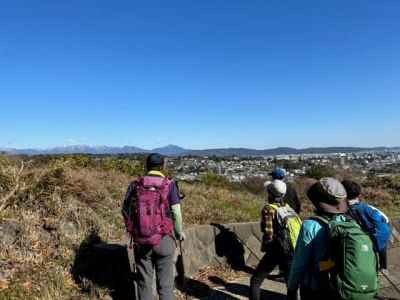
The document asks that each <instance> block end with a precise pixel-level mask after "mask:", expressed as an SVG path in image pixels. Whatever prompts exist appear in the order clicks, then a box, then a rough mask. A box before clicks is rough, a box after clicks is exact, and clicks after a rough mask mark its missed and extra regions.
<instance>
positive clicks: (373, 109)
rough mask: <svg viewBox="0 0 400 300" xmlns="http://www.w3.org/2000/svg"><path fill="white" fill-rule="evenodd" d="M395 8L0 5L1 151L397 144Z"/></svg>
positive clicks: (393, 1) (399, 34)
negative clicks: (62, 147)
mask: <svg viewBox="0 0 400 300" xmlns="http://www.w3.org/2000/svg"><path fill="white" fill-rule="evenodd" d="M399 16H400V1H398V0H386V1H373V0H368V1H365V0H354V1H348V0H335V1H320V0H315V1H297V0H296V1H294V0H293V1H282V0H268V1H265V0H252V1H244V0H243V1H227V0H225V1H219V0H212V1H211V0H210V1H208V0H201V1H187V0H185V1H173V0H171V1H165V0H162V1H161V0H160V1H140V2H139V1H132V0H130V1H108V0H107V1H99V0H85V1H82V0H72V1H71V0H69V1H61V0H58V1H55V0H48V1H44V0H37V1H19V0H4V1H1V3H0V102H1V106H0V146H3V147H19V148H21V147H49V146H55V145H65V144H90V145H100V144H101V145H116V146H118V145H125V144H128V145H136V146H141V147H146V148H152V147H156V146H161V145H165V144H170V143H173V144H178V145H181V146H184V147H190V148H208V147H225V146H245V147H254V148H270V147H275V146H294V147H306V146H333V145H336V146H377V145H387V146H390V145H396V146H397V145H400V139H399V136H400V135H399V132H400V118H399V113H400V18H399Z"/></svg>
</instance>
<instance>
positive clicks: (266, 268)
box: [249, 179, 301, 300]
mask: <svg viewBox="0 0 400 300" xmlns="http://www.w3.org/2000/svg"><path fill="white" fill-rule="evenodd" d="M266 190H267V198H268V203H267V204H266V205H265V206H264V208H263V209H262V212H261V222H260V225H261V231H262V232H263V241H262V248H261V250H262V251H263V252H265V255H264V257H263V258H262V259H261V261H260V263H259V264H258V266H257V268H256V270H255V272H254V274H253V276H252V277H251V280H250V295H249V298H250V299H251V300H259V299H260V287H261V284H262V282H263V281H264V280H265V279H266V278H267V277H268V276H269V275H270V273H271V272H272V271H273V270H274V268H275V267H276V266H278V265H279V268H280V270H281V272H282V275H283V277H285V279H287V278H288V276H289V271H290V265H291V262H292V258H293V253H294V249H295V247H296V242H297V236H298V234H299V231H300V227H301V219H300V218H299V216H298V215H297V214H296V212H295V211H294V210H293V209H292V208H291V207H290V206H289V205H287V204H286V203H285V201H284V197H285V194H286V191H287V187H286V183H285V182H283V181H282V180H277V179H275V180H273V181H272V182H270V183H268V184H267V186H266Z"/></svg>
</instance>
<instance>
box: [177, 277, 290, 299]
mask: <svg viewBox="0 0 400 300" xmlns="http://www.w3.org/2000/svg"><path fill="white" fill-rule="evenodd" d="M209 280H210V281H211V282H213V283H214V284H215V286H218V289H214V288H212V287H211V286H209V285H207V284H205V283H203V282H200V281H198V280H194V279H186V282H185V285H181V284H177V287H178V289H179V290H180V291H181V292H182V293H185V294H186V295H188V296H191V297H194V298H198V299H214V300H216V299H226V300H229V299H238V297H240V298H243V297H246V298H247V297H248V296H249V287H248V286H246V285H243V284H238V283H229V282H225V281H224V280H223V279H221V278H219V277H213V276H212V277H209ZM221 288H222V289H221ZM225 291H226V292H225ZM261 298H262V299H271V300H284V299H286V295H282V294H279V293H275V292H271V291H266V290H262V291H261Z"/></svg>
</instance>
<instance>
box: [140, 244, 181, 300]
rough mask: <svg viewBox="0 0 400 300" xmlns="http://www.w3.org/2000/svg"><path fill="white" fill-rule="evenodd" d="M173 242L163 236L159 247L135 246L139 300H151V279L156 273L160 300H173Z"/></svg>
mask: <svg viewBox="0 0 400 300" xmlns="http://www.w3.org/2000/svg"><path fill="white" fill-rule="evenodd" d="M175 251H176V243H175V240H174V239H173V238H172V237H170V236H165V237H164V238H163V239H162V240H161V243H160V245H159V246H155V247H152V246H146V245H137V246H136V247H135V260H136V267H137V271H138V281H137V286H138V294H139V300H152V299H154V295H153V277H154V270H155V271H156V279H157V291H158V295H159V297H160V300H174V299H175V294H174V255H175Z"/></svg>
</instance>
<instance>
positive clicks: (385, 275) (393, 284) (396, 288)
mask: <svg viewBox="0 0 400 300" xmlns="http://www.w3.org/2000/svg"><path fill="white" fill-rule="evenodd" d="M380 272H381V274H382V275H383V277H385V278H386V280H387V281H389V283H390V284H391V285H392V286H393V287H394V289H395V290H396V292H397V293H399V294H400V288H399V286H398V284H397V283H396V282H395V281H394V280H393V278H391V276H390V275H389V274H386V273H385V272H382V271H380Z"/></svg>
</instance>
